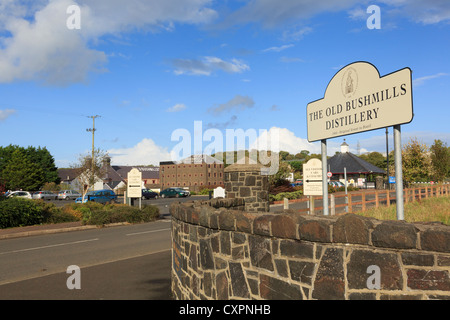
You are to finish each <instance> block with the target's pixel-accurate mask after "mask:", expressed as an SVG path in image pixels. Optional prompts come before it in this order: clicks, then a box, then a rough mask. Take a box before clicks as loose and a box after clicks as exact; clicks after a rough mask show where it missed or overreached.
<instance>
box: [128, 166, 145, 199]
mask: <svg viewBox="0 0 450 320" xmlns="http://www.w3.org/2000/svg"><path fill="white" fill-rule="evenodd" d="M127 197H128V198H141V197H142V172H140V171H139V170H138V169H136V168H133V169H131V170H130V172H128V186H127Z"/></svg>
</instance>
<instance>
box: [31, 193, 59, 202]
mask: <svg viewBox="0 0 450 320" xmlns="http://www.w3.org/2000/svg"><path fill="white" fill-rule="evenodd" d="M57 197H58V196H57V195H56V194H54V193H53V192H51V191H37V192H35V193H33V199H42V200H56V198H57Z"/></svg>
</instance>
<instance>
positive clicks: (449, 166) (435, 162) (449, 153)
mask: <svg viewBox="0 0 450 320" xmlns="http://www.w3.org/2000/svg"><path fill="white" fill-rule="evenodd" d="M430 151H431V164H432V166H433V177H434V179H436V180H437V181H439V182H443V181H444V179H445V178H446V177H448V176H449V171H450V149H449V147H447V144H446V143H444V142H442V141H441V140H434V143H433V145H432V146H431V147H430Z"/></svg>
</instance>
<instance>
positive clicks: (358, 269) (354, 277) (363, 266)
mask: <svg viewBox="0 0 450 320" xmlns="http://www.w3.org/2000/svg"><path fill="white" fill-rule="evenodd" d="M372 265H374V266H377V267H378V268H380V289H382V290H402V289H403V276H402V270H401V266H400V263H399V261H398V259H397V255H396V254H394V253H382V252H375V251H372V250H353V251H352V252H351V255H350V261H349V263H348V264H347V281H348V287H349V289H368V288H367V279H368V278H369V277H370V276H371V275H372V274H373V273H372V272H369V273H367V271H368V268H369V267H370V266H372Z"/></svg>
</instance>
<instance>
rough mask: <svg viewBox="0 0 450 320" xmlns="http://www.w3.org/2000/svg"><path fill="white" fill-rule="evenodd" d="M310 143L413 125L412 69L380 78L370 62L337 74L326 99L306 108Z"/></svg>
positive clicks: (357, 64)
mask: <svg viewBox="0 0 450 320" xmlns="http://www.w3.org/2000/svg"><path fill="white" fill-rule="evenodd" d="M306 116H307V127H308V141H310V142H312V141H318V140H324V139H329V138H334V137H339V136H343V135H348V134H353V133H358V132H364V131H369V130H375V129H380V128H385V127H389V126H393V125H400V124H404V123H409V122H411V121H412V119H413V108H412V80H411V69H409V68H404V69H401V70H398V71H396V72H393V73H391V74H388V75H386V76H383V77H380V73H379V72H378V70H377V68H376V67H375V66H373V65H372V64H370V63H368V62H355V63H352V64H349V65H348V66H346V67H344V68H342V69H341V70H340V71H338V73H336V74H335V75H334V77H333V78H332V79H331V81H330V83H329V84H328V87H327V89H326V90H325V95H324V98H323V99H319V100H316V101H313V102H311V103H309V104H308V106H307V108H306Z"/></svg>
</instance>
